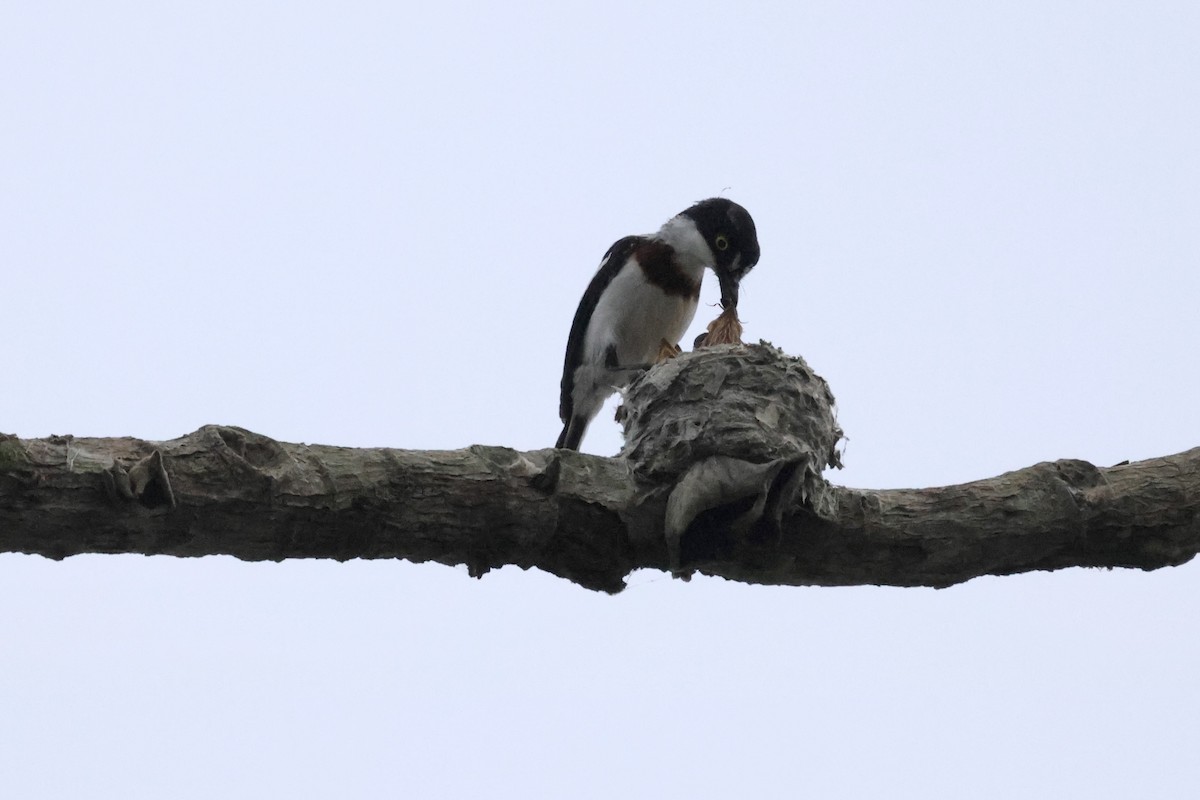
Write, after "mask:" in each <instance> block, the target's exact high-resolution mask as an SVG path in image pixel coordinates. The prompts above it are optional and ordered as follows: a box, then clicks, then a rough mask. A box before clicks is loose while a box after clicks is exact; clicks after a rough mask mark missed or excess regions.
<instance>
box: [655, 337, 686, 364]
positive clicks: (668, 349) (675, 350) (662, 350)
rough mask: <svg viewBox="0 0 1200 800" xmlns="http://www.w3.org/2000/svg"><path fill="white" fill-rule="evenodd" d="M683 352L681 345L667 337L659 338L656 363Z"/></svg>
mask: <svg viewBox="0 0 1200 800" xmlns="http://www.w3.org/2000/svg"><path fill="white" fill-rule="evenodd" d="M682 352H683V349H682V348H680V346H679V345H677V344H671V343H670V342H668V341H667V340H666V339H661V340H659V344H658V357H657V358H656V359H654V363H656V364H661V363H662V362H664V361H667V360H669V359H672V358H674V357H675V356H677V355H679V354H680V353H682Z"/></svg>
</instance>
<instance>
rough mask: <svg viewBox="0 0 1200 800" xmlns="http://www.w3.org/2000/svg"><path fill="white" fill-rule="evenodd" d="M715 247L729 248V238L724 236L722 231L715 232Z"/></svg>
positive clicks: (720, 248) (719, 248)
mask: <svg viewBox="0 0 1200 800" xmlns="http://www.w3.org/2000/svg"><path fill="white" fill-rule="evenodd" d="M717 249H718V250H728V249H729V239H727V238H725V234H723V233H718V234H717Z"/></svg>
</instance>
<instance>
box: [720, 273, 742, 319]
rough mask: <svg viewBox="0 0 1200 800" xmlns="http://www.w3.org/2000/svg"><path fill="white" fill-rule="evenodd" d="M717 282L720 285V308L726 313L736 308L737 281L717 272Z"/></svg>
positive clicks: (731, 276) (730, 276)
mask: <svg viewBox="0 0 1200 800" xmlns="http://www.w3.org/2000/svg"><path fill="white" fill-rule="evenodd" d="M717 281H718V282H719V283H720V284H721V308H723V309H725V310H726V311H729V310H730V309H735V308H737V304H738V282H739V281H738V279H737V278H736V277H734V276H733V275H730V274H729V273H727V272H718V273H717Z"/></svg>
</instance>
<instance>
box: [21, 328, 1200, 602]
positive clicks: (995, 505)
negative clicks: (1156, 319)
mask: <svg viewBox="0 0 1200 800" xmlns="http://www.w3.org/2000/svg"><path fill="white" fill-rule="evenodd" d="M717 350H720V348H717ZM750 350H754V348H750ZM775 352H776V353H777V351H775ZM689 355H695V356H696V359H694V360H693V362H692V363H689V362H688V361H687V360H686V359H687V356H685V357H683V358H681V359H677V360H676V361H678V362H679V363H678V364H675V365H674V366H672V367H671V368H670V369H668V370H665V371H664V368H663V367H660V368H656V369H655V370H652V371H651V373H650V376H647V378H646V379H645V380H643V381H642V382H640V383H639V384H638V385H635V386H634V387H633V388H632V389H631V391H630V392H629V394H628V396H627V401H626V402H627V406H629V416H628V417H627V422H626V427H627V446H626V450H625V453H624V457H621V458H601V457H597V456H589V455H583V454H579V453H574V452H568V451H556V450H536V451H531V452H528V453H520V452H517V451H515V450H511V449H508V448H503V447H484V446H475V447H470V448H467V449H465V450H456V451H406V450H391V449H383V448H371V449H350V448H341V447H330V446H323V445H303V444H288V443H283V442H277V441H274V440H272V439H269V438H267V437H265V436H261V435H258V434H255V433H251V432H249V431H245V430H242V429H240V428H233V427H222V426H215V425H209V426H205V427H203V428H201V429H200V430H198V431H196V432H194V433H191V434H189V435H187V436H184V437H182V438H179V439H173V440H171V441H167V442H147V441H142V440H139V439H129V438H120V439H85V438H74V437H71V436H53V437H50V438H47V439H18V438H16V437H14V436H4V435H0V551H4V552H20V553H37V554H41V555H44V556H47V557H50V558H55V559H59V558H64V557H66V556H70V555H74V554H77V553H143V554H146V555H152V554H167V555H174V556H202V555H214V554H226V555H232V556H236V557H237V558H241V559H245V560H252V561H253V560H280V559H284V558H335V559H339V560H346V559H350V558H405V559H408V560H410V561H415V562H421V561H437V562H440V563H443V564H465V565H466V566H467V567H468V569H469V571H470V573H471V574H472V575H476V576H479V575H482V574H484V573H485V572H487V571H488V570H489V569H492V568H495V567H499V566H502V565H506V564H515V565H518V566H520V567H523V568H529V567H538V568H539V569H543V570H545V571H547V572H550V573H553V574H555V575H559V576H562V577H564V578H567V579H569V580H572V581H574V582H576V583H578V584H580V585H582V586H585V587H588V588H592V589H600V590H604V591H609V592H615V591H619V590H620V589H621V588H622V587H623V586H624V578H625V577H626V576H627V575H628V574H629V573H630V572H631V571H632V570H634V569H637V568H642V567H649V568H653V569H663V570H671V571H673V572H674V573H676V574H678V575H681V576H687V575H690V574H691V573H692V572H694V571H699V572H701V573H704V574H710V575H721V576H723V577H726V578H729V579H731V580H738V581H745V582H751V583H765V584H789V585H851V584H889V585H896V586H939V587H940V586H949V585H951V584H954V583H958V582H961V581H965V580H969V579H970V578H973V577H976V576H979V575H1006V574H1011V573H1017V572H1025V571H1029V570H1039V569H1041V570H1049V569H1060V568H1063V567H1071V566H1091V567H1137V568H1141V569H1156V568H1159V567H1164V566H1173V565H1178V564H1182V563H1184V562H1186V561H1188V560H1190V559H1191V558H1192V557H1193V556H1195V555H1196V553H1197V550H1198V549H1200V448H1196V449H1193V450H1189V451H1187V452H1184V453H1180V454H1177V455H1173V456H1166V457H1163V458H1156V459H1151V460H1148V461H1143V462H1139V463H1134V464H1123V465H1118V466H1115V467H1108V468H1097V467H1094V466H1092V465H1091V464H1088V463H1086V462H1082V461H1070V460H1067V461H1057V462H1054V463H1043V464H1037V465H1035V466H1032V467H1028V468H1026V469H1022V470H1018V471H1016V472H1010V473H1006V474H1004V475H1000V476H998V477H995V478H991V479H988V480H982V481H975V482H973V483H967V484H962V485H959V486H947V487H941V488H932V489H903V490H886V491H871V490H860V489H847V488H841V487H835V486H829V485H828V484H826V483H825V482H824V480H823V479H822V478H821V477H820V474H819V473H820V470H819V468H818V469H816V470H815V473H814V470H813V468H812V464H814V463H817V462H821V463H822V466H823V465H824V463H825V461H826V459H828V458H833V459H835V460H836V453H835V452H834V451H833V450H832V443H833V442H836V439H834V440H833V442H830V441H828V440H827V439H825V440H821V441H820V442H818V443H816V444H812V440H811V439H805V441H808V442H809V445H808V449H809V451H812V452H809V453H808V454H807V455H805V456H803V457H805V458H807V457H809V456H811V458H810V460H809V461H802V460H801V456H799V455H797V454H796V453H795V452H792V451H787V449H786V448H784V449H780V448H781V446H780V445H779V444H778V440H779V435H778V431H773V430H772V426H773V425H782V426H783V427H784V428H786V429H787V430H795V425H796V424H797V423H796V420H794V419H791V420H789V419H787V417H788V414H789V413H790V411H789V410H788V409H787V408H785V409H784V410H782V411H772V412H771V413H770V414H766V415H764V414H763V412H762V408H763V407H762V406H761V405H759V406H755V405H754V404H753V403H751V404H749V405H746V409H748V411H747V413H749V414H750V415H751V416H753V417H756V418H759V419H760V427H762V426H765V429H764V430H765V433H764V432H763V431H760V434H762V435H759V436H757V439H760V440H762V441H766V442H768V443H769V449H770V452H769V453H767V454H766V455H765V456H763V457H760V458H745V456H746V455H747V453H745V452H742V451H741V450H739V449H738V448H737V447H736V446H732V445H730V446H722V447H721V448H719V449H716V450H714V449H713V447H712V446H711V445H712V442H708V443H707V444H706V440H705V436H706V435H707V434H704V433H699V434H697V433H696V430H695V428H696V425H695V419H696V412H695V409H693V410H692V411H691V412H687V411H686V410H684V411H681V410H680V408H681V407H680V404H679V402H678V398H680V397H683V398H690V399H687V400H686V402H697V403H699V402H703V396H702V395H700V394H697V393H689V392H688V390H687V389H686V386H682V387H681V385H680V381H683V382H685V383H687V381H690V380H691V378H690V377H689V375H690V374H691V373H696V374H695V376H693V377H696V378H698V379H699V384H695V385H702V386H706V387H708V388H710V389H711V387H712V386H713V379H712V374H711V373H704V371H703V368H702V367H696V366H695V363H698V362H703V361H705V360H707V363H708V364H709V365H710V366H711V365H712V364H716V365H718V367H719V368H720V369H721V370H724V372H723V373H722V374H724V375H726V377H727V379H728V381H729V382H730V383H729V385H727V386H723V387H721V388H720V390H719V394H721V396H722V398H724V397H726V396H727V395H728V396H730V402H732V403H734V404H735V405H739V404H740V405H745V404H746V397H745V396H742V395H739V394H738V393H739V392H740V391H741V387H742V386H744V384H738V381H739V380H741V378H739V374H740V373H739V372H738V371H739V370H742V369H743V368H745V366H746V363H747V361H748V360H749V361H753V359H754V358H757V357H758V354H756V353H753V352H752V353H750V354H749V355H747V353H746V352H745V351H744V350H738V351H737V352H735V353H731V352H715V353H708V354H689ZM784 359H785V360H786V364H785V367H786V369H787V370H791V371H792V372H793V373H795V372H796V371H797V369H798V367H797V364H800V365H802V364H803V362H802V361H799V360H797V359H786V357H784ZM722 365H723V366H722ZM759 366H762V365H759ZM805 369H807V368H806V367H805ZM672 370H674V372H672ZM810 375H811V373H810ZM651 377H653V380H654V381H656V382H657V384H656V385H657V386H658V389H660V390H662V393H659V394H655V395H654V396H653V397H651V398H649V399H647V398H646V397H643V396H641V395H644V394H645V393H646V392H650V391H651V390H650V389H647V387H646V384H647V383H648V382H650V381H651ZM814 377H815V376H814ZM759 378H761V375H760V376H759ZM759 378H755V379H754V380H749V385H751V386H752V387H759V388H753V389H752V391H754V392H760V391H761V386H762V385H764V384H762V383H755V381H756V380H759ZM774 380H775V382H774V383H767V384H765V385H767V386H773V387H775V388H774V389H773V390H772V393H773V394H774V393H775V392H776V390H777V389H778V386H779V385H780V379H779V378H778V376H776V378H775V379H774ZM805 380H808V381H810V382H811V378H805ZM816 381H819V384H814V385H815V386H816V388H817V389H818V390H819V389H820V388H821V387H823V386H824V382H823V381H820V379H819V378H817V379H816ZM735 384H737V385H735ZM687 385H693V384H687ZM681 392H682V394H680V393H681ZM825 392H826V393H827V389H825ZM639 393H641V395H640V394H639ZM651 393H652V394H653V392H651ZM663 393H665V395H664V394H663ZM664 396H671V397H675V398H676V402H672V403H664V401H663V397H664ZM706 396H707V397H708V399H709V401H710V402H711V401H712V392H711V391H709V392H708V394H707V395H706ZM806 397H808V396H807V395H806ZM778 400H779V398H778V397H775V398H774V400H773V403H777V402H778ZM829 400H830V402H831V401H832V398H831V397H830V398H829ZM721 402H724V400H722V401H721ZM810 403H811V397H808V399H807V400H805V399H803V398H801V399H800V400H799V401H798V402H797V405H798V406H803V405H805V404H810ZM656 404H658V406H661V409H663V411H662V413H663V414H665V413H668V412H667V411H666V409H670V412H669V413H671V414H677V415H679V416H677V417H676V418H674V421H671V420H664V419H663V418H662V416H661V414H660V415H658V416H656V414H658V412H655V411H654V410H653V409H654V408H655V407H656ZM784 405H787V403H786V402H785V403H784ZM755 409H757V410H755ZM725 411H728V409H727V408H725V407H722V413H721V414H715V415H713V418H714V419H717V418H719V420H717V421H718V422H719V423H720V424H721V425H727V424H732V425H733V426H734V428H736V429H738V430H741V431H742V433H741V434H740V435H742V438H743V439H744V440H746V441H754V440H756V435H752V434H749V433H746V430H745V429H744V426H742V422H744V420H743V421H742V422H739V421H737V419H734V421H733V422H732V423H730V421H729V420H730V414H726V413H724V412H725ZM826 411H828V409H825V410H820V409H818V413H817V416H820V415H821V414H823V413H825V412H826ZM734 416H736V415H734ZM651 419H656V420H657V421H656V422H654V423H653V424H652V425H651V424H650V420H651ZM781 419H782V421H781ZM829 419H830V420H832V416H831V412H830V415H829ZM763 420H765V421H763ZM639 425H641V426H646V425H649V426H650V427H649V428H639V427H638V426H639ZM738 426H742V427H740V428H739V427H738ZM650 429H652V430H653V431H655V432H657V433H656V435H659V436H661V437H663V438H664V441H665V445H664V446H663V447H658V448H655V447H652V446H651V445H650V444H648V443H647V439H646V438H645V436H644V435H643V434H645V433H646V430H650ZM664 431H666V432H667V433H666V434H664V433H663V432H664ZM833 432H836V435H837V436H839V437H840V435H841V432H840V430H836V426H833V427H832V428H831V429H830V431H827V433H833ZM647 435H648V434H647ZM731 435H733V434H730V432H729V430H725V431H724V432H723V433H720V434H719V438H720V441H723V442H724V443H725V444H726V445H728V444H729V443H730V441H732V440H731V439H730V436H731ZM785 438H786V437H785ZM684 441H686V442H688V443H690V445H689V446H688V447H683V446H682V445H681V442H684ZM713 441H716V440H713ZM760 444H761V442H760ZM664 447H665V448H666V449H667V450H672V452H673V454H674V455H673V456H672V457H676V456H678V457H679V458H682V459H683V461H681V462H680V463H678V464H675V465H674V466H669V467H668V466H666V465H667V464H668V462H669V461H670V460H671V459H670V458H667V457H666V456H664V455H663V453H664ZM639 448H641V449H640V450H639ZM647 453H649V456H647ZM672 463H673V462H672ZM697 465H702V466H697ZM681 498H682V499H681Z"/></svg>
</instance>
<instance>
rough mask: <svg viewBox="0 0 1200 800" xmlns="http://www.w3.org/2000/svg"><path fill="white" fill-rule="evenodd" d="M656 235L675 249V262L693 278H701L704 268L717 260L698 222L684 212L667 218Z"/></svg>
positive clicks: (697, 279) (696, 279)
mask: <svg viewBox="0 0 1200 800" xmlns="http://www.w3.org/2000/svg"><path fill="white" fill-rule="evenodd" d="M654 237H655V238H656V239H658V240H659V241H661V242H664V243H666V244H669V245H670V246H671V247H672V248H673V249H674V250H675V263H676V264H678V265H679V268H680V269H682V270H683V271H684V272H686V273H687V275H688V277H689V278H691V279H692V280H695V281H699V280H701V279H702V278H703V277H704V268H705V267H711V266H712V265H713V263H714V262H715V261H716V259H714V258H713V253H712V249H711V248H709V246H708V243H707V242H706V241H704V237H703V236H701V235H700V231H699V230H697V229H696V223H695V222H693V221H692V220H691V219H690V218H688V217H685V216H683V215H682V214H680V215H679V216H677V217H672V218H671V219H669V220H667V223H666V224H665V225H663V226H662V227H661V228H659V229H658V233H656V234H655V235H654Z"/></svg>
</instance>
